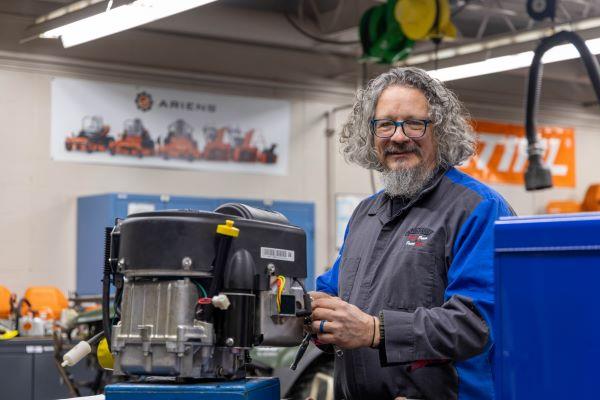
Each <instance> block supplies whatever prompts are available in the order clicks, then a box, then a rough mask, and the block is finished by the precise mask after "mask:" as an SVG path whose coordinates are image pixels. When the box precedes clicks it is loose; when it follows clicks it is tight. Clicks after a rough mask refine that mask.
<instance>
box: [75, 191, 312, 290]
mask: <svg viewBox="0 0 600 400" xmlns="http://www.w3.org/2000/svg"><path fill="white" fill-rule="evenodd" d="M229 202H236V203H244V204H247V205H249V206H253V207H259V208H263V209H267V210H274V211H279V212H280V213H282V214H283V215H285V216H286V217H287V218H288V219H289V220H290V222H291V223H292V224H294V225H296V226H299V227H300V228H302V229H304V231H305V232H306V249H307V268H308V272H307V278H306V286H307V289H309V290H310V289H312V288H314V271H315V268H314V265H315V260H314V258H315V256H314V253H315V250H314V248H315V247H314V246H315V244H314V237H315V234H314V231H315V229H314V226H315V207H314V204H313V203H306V202H293V201H273V202H272V203H264V202H263V201H261V200H251V199H236V198H204V197H188V196H168V195H141V194H125V193H108V194H100V195H93V196H84V197H79V198H78V199H77V293H78V294H80V295H90V294H99V293H100V292H101V287H102V283H101V279H102V265H103V260H104V258H103V257H104V228H105V227H107V226H113V225H114V222H115V218H125V217H126V216H127V215H128V214H129V213H132V212H137V211H142V210H168V209H193V210H203V211H213V210H214V209H215V208H217V207H218V206H219V205H221V204H224V203H229Z"/></svg>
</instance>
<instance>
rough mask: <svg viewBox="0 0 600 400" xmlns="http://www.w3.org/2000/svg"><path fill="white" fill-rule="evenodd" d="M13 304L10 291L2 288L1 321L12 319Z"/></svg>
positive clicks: (0, 288)
mask: <svg viewBox="0 0 600 400" xmlns="http://www.w3.org/2000/svg"><path fill="white" fill-rule="evenodd" d="M11 303H12V299H11V295H10V290H8V289H7V288H5V287H4V286H0V319H7V318H9V317H10V311H11Z"/></svg>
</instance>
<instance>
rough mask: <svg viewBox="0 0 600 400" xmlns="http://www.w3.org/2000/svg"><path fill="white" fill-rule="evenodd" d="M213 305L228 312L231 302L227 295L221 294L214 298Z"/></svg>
mask: <svg viewBox="0 0 600 400" xmlns="http://www.w3.org/2000/svg"><path fill="white" fill-rule="evenodd" d="M212 305H213V306H215V307H216V308H218V309H219V310H227V309H228V308H229V306H230V305H231V302H230V301H229V297H227V295H225V294H223V293H220V294H218V295H216V296H214V297H213V298H212Z"/></svg>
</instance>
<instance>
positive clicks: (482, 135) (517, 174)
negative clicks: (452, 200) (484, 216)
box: [460, 120, 575, 187]
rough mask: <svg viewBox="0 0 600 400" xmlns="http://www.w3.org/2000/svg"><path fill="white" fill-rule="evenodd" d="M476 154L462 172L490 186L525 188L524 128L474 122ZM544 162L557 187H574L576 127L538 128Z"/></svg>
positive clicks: (512, 125)
mask: <svg viewBox="0 0 600 400" xmlns="http://www.w3.org/2000/svg"><path fill="white" fill-rule="evenodd" d="M473 127H474V129H475V132H476V133H477V136H478V144H477V154H476V155H474V156H473V157H472V158H471V159H470V160H469V161H468V162H467V163H465V165H463V166H461V167H460V169H461V170H462V171H464V172H466V173H467V174H469V175H471V176H473V177H475V178H477V179H479V180H481V181H483V182H488V183H507V184H515V185H522V184H523V183H524V178H523V174H524V172H525V168H526V167H527V139H526V138H525V127H524V126H521V125H514V124H504V123H498V122H491V121H479V120H478V121H474V122H473ZM538 134H539V137H540V142H541V144H542V146H543V147H544V149H545V150H544V161H545V162H546V163H547V164H548V165H549V166H550V168H551V170H552V181H553V183H554V186H557V187H575V132H574V129H573V128H565V127H558V126H541V127H538Z"/></svg>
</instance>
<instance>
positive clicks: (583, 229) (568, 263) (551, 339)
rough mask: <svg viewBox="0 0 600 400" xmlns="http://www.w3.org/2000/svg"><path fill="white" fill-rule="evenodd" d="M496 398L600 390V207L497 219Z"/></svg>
mask: <svg viewBox="0 0 600 400" xmlns="http://www.w3.org/2000/svg"><path fill="white" fill-rule="evenodd" d="M495 273H496V323H495V327H494V333H495V341H496V346H495V360H496V363H495V377H496V398H497V399H501V400H504V399H527V400H537V399H598V398H600V374H599V371H600V367H599V365H600V364H599V362H600V361H599V360H600V214H598V213H593V214H592V213H589V214H571V215H568V214H567V215H562V216H554V215H553V216H547V215H546V216H537V217H528V218H518V217H515V218H507V219H503V220H500V221H498V222H497V223H496V227H495Z"/></svg>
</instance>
